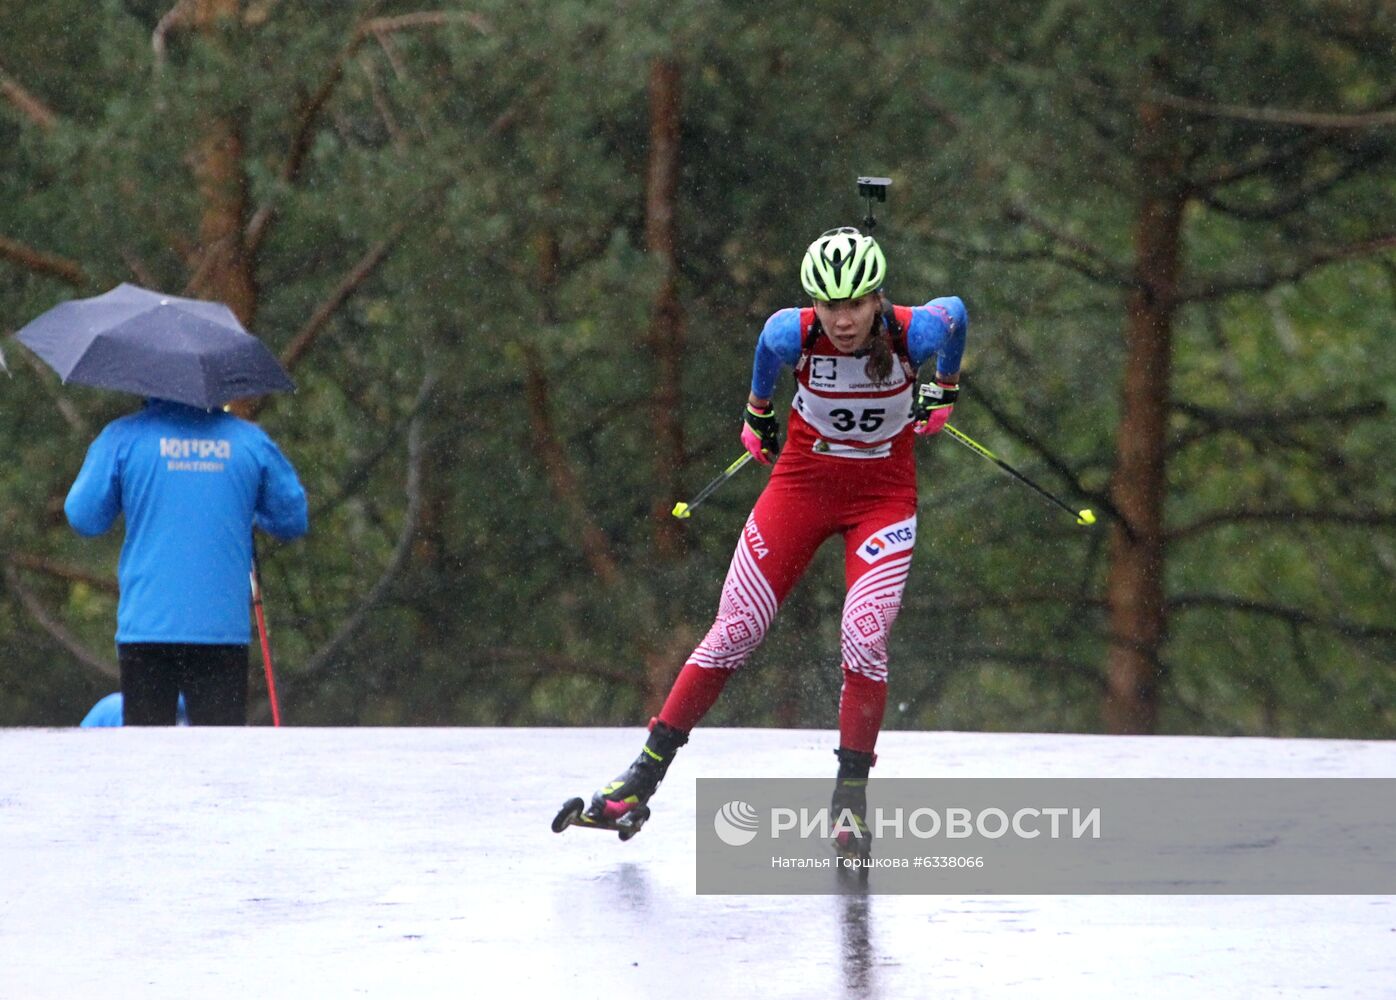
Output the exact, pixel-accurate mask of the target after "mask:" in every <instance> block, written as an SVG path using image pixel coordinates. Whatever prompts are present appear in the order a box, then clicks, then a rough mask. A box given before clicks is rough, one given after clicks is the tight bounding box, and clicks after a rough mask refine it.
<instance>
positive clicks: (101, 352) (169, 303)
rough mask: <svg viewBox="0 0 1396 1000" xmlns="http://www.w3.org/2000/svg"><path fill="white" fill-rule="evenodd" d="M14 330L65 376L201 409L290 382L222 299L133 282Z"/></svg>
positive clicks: (64, 306)
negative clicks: (174, 292)
mask: <svg viewBox="0 0 1396 1000" xmlns="http://www.w3.org/2000/svg"><path fill="white" fill-rule="evenodd" d="M16 336H17V337H18V339H19V341H20V343H22V344H24V345H25V346H26V347H28V348H29V349H30V350H32V351H33V352H34V353H35V354H37V355H38V356H39V357H41V358H42V359H43V360H44V361H46V362H48V364H49V365H50V366H51V367H52V368H53V370H54V371H56V372H57V373H58V375H59V377H60V378H61V379H62V380H63V381H64V382H77V383H78V384H79V385H91V386H96V387H98V388H100V389H118V390H120V391H122V392H133V393H136V394H137V395H140V396H154V397H155V398H157V399H169V400H173V401H175V402H177V403H188V404H189V405H190V406H198V407H201V408H203V409H206V410H212V409H216V408H218V407H220V406H222V405H223V404H224V403H226V402H228V401H229V400H232V399H241V398H243V397H244V396H260V395H262V394H263V393H268V392H291V391H294V389H295V385H294V384H293V383H292V382H291V379H290V377H289V376H287V374H286V372H285V370H284V369H283V368H282V367H281V364H280V362H278V361H277V360H276V358H275V357H274V356H273V355H272V353H271V351H269V350H267V348H266V346H265V345H264V344H263V343H262V342H261V341H260V340H258V339H257V338H256V337H254V336H252V334H250V333H248V332H247V331H246V330H244V329H243V327H242V324H241V323H239V322H238V321H237V317H236V316H234V315H233V311H232V310H231V309H229V308H228V307H227V306H225V305H223V304H222V303H221V302H203V301H200V300H199V299H181V298H178V297H176V296H174V295H163V294H161V293H160V292H152V291H149V290H148V289H145V288H139V287H137V286H135V285H124V284H123V285H117V286H116V287H115V288H113V289H112V290H111V291H109V292H107V293H105V294H103V295H98V296H95V297H93V298H90V299H73V300H72V301H70V302H64V303H62V304H61V305H57V306H54V307H53V308H52V309H50V310H49V311H48V312H46V313H44V314H43V315H42V316H40V317H39V318H38V319H35V320H34V321H33V322H31V323H29V324H28V325H26V326H25V327H24V329H22V330H20V331H19V333H18V334H16Z"/></svg>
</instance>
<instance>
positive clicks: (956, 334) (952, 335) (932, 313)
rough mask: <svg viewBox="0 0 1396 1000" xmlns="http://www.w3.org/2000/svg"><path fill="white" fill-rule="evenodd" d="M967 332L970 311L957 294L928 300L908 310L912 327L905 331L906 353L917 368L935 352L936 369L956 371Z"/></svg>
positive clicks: (962, 352) (949, 373) (962, 353)
mask: <svg viewBox="0 0 1396 1000" xmlns="http://www.w3.org/2000/svg"><path fill="white" fill-rule="evenodd" d="M968 333H969V313H968V312H966V311H965V304H964V303H963V302H962V301H960V298H959V296H956V295H947V296H945V297H943V298H939V299H931V301H929V302H927V303H926V304H925V305H924V306H917V307H916V308H914V309H912V310H911V326H910V328H909V329H908V330H907V332H906V350H907V354H908V355H910V356H911V363H912V364H913V365H916V366H917V367H918V368H919V367H920V366H921V365H922V364H924V363H925V361H926V360H927V359H928V358H930V357H931V356H932V355H935V356H936V371H938V372H939V373H940V374H942V375H955V374H958V372H959V371H960V361H961V360H962V359H963V357H964V353H965V336H966V334H968Z"/></svg>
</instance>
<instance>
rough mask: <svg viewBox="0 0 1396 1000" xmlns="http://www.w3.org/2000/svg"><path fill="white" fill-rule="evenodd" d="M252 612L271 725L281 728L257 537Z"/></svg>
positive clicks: (254, 543)
mask: <svg viewBox="0 0 1396 1000" xmlns="http://www.w3.org/2000/svg"><path fill="white" fill-rule="evenodd" d="M252 610H253V612H255V614H256V616H257V634H258V635H259V636H260V637H261V639H262V666H263V667H264V668H265V669H266V672H267V700H268V701H270V702H271V724H272V726H273V727H276V728H280V726H281V707H280V706H279V705H277V703H276V673H275V671H274V670H273V669H272V665H271V636H270V635H268V634H267V616H266V614H265V612H263V610H262V573H261V570H260V568H259V567H258V565H257V536H256V535H253V536H252Z"/></svg>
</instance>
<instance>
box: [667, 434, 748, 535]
mask: <svg viewBox="0 0 1396 1000" xmlns="http://www.w3.org/2000/svg"><path fill="white" fill-rule="evenodd" d="M750 461H751V452H749V451H744V452H742V454H741V457H740V458H738V459H737V460H736V461H735V462H733V463H732V464H731V465H729V466H728V467H727V468H725V469H723V470H722V472H720V473H719V474H718V476H717V478H716V479H714V480H713V481H712V482H710V483H709V484H708V485H707V486H704V487H703V488H702V489H701V490H699V491H698V495H697V496H696V497H694V498H693V499H692V500H690V501H688V503H684V502H683V501H682V500H680V501H679V502H678V503H676V504H674V509H673V510H671V511H670V512H669V513H671V514H673V515H674V516H675V517H677V518H679V519H680V520H682V519H684V518H686V517H692V516H693V508H695V507H697V506H698V505H699V504H700V503H702V502H703V501H704V500H706V499H708V497H710V496H712V494H713V491H714V490H716V489H717V488H718V487H719V486H721V485H722V484H723V483H725V482H727V480H729V479H731V478H732V477H733V476H735V475H736V474H737V472H738V471H739V470H740V469H741V468H742V466H744V465H746V464H747V463H748V462H750Z"/></svg>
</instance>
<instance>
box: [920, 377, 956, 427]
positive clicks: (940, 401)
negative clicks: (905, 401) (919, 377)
mask: <svg viewBox="0 0 1396 1000" xmlns="http://www.w3.org/2000/svg"><path fill="white" fill-rule="evenodd" d="M959 398H960V387H959V386H957V385H951V384H950V383H949V382H941V381H939V380H937V381H935V382H927V383H926V384H925V385H923V386H922V387H921V391H920V392H918V393H917V394H916V405H915V406H914V407H913V408H912V424H911V429H912V430H913V431H914V432H915V433H917V434H919V435H920V436H921V437H930V436H931V435H932V434H939V433H940V432H941V430H942V429H943V428H944V427H945V425H946V424H948V423H949V422H950V414H951V413H952V412H953V411H954V409H955V400H957V399H959Z"/></svg>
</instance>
